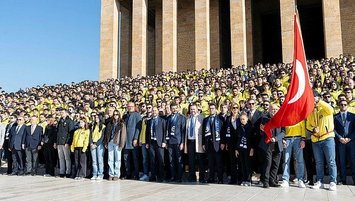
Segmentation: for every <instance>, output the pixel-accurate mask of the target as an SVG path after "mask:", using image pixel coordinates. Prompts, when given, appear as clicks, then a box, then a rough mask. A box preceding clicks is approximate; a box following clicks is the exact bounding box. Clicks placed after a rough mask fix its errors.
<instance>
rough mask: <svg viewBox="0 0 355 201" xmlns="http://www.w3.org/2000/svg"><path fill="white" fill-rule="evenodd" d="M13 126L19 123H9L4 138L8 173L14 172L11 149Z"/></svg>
mask: <svg viewBox="0 0 355 201" xmlns="http://www.w3.org/2000/svg"><path fill="white" fill-rule="evenodd" d="M13 126H17V123H9V124H7V126H6V131H5V140H4V147H3V148H4V151H5V156H6V159H7V174H11V173H12V154H11V151H10V150H9V149H10V131H11V128H12V127H13Z"/></svg>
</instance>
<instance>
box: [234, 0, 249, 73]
mask: <svg viewBox="0 0 355 201" xmlns="http://www.w3.org/2000/svg"><path fill="white" fill-rule="evenodd" d="M245 19H246V18H245V0H230V23H231V25H230V26H231V56H232V65H234V66H239V65H242V64H247V41H246V20H245Z"/></svg>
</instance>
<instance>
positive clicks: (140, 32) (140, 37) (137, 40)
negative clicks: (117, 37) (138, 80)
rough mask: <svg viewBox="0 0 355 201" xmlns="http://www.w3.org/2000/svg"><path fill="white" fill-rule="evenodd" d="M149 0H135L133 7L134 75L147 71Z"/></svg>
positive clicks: (142, 74) (143, 74)
mask: <svg viewBox="0 0 355 201" xmlns="http://www.w3.org/2000/svg"><path fill="white" fill-rule="evenodd" d="M147 6H148V1H147V0H134V1H133V8H132V11H133V12H132V76H133V77H136V76H137V75H141V76H145V75H146V73H147Z"/></svg>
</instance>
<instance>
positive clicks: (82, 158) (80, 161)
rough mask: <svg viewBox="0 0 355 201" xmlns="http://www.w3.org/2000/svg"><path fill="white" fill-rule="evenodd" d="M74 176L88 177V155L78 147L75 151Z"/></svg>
mask: <svg viewBox="0 0 355 201" xmlns="http://www.w3.org/2000/svg"><path fill="white" fill-rule="evenodd" d="M74 164H75V167H74V176H76V177H86V153H85V152H83V148H82V147H76V148H75V150H74Z"/></svg>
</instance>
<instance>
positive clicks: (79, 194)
mask: <svg viewBox="0 0 355 201" xmlns="http://www.w3.org/2000/svg"><path fill="white" fill-rule="evenodd" d="M327 186H328V185H326V187H327ZM0 191H1V193H0V200H16V201H17V200H81V201H83V200H154V201H155V200H165V201H167V200H168V201H170V200H188V201H192V200H211V201H221V200H255V201H256V200H261V201H268V200H286V201H291V200H295V201H299V200H316V201H323V200H340V201H347V200H349V201H351V200H352V201H354V200H355V186H338V189H337V191H336V192H331V191H328V190H326V189H320V190H313V189H310V188H306V189H300V188H297V187H294V186H290V187H289V188H288V189H283V188H270V189H263V188H261V187H259V186H252V187H242V186H236V185H227V184H204V185H199V184H192V183H182V184H172V183H152V182H141V181H132V180H120V181H107V180H104V181H102V182H96V181H90V180H89V179H85V180H83V181H75V180H73V179H62V178H58V177H43V176H6V175H0Z"/></svg>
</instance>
